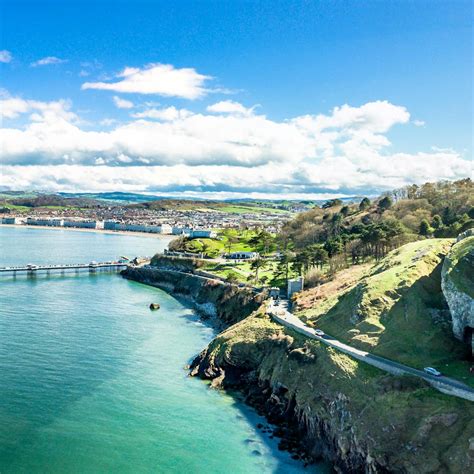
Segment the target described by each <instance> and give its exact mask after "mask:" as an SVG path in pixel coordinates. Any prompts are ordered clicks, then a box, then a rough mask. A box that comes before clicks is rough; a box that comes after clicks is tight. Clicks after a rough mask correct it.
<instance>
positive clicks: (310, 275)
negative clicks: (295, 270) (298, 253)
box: [304, 268, 326, 288]
mask: <svg viewBox="0 0 474 474" xmlns="http://www.w3.org/2000/svg"><path fill="white" fill-rule="evenodd" d="M304 278H305V280H304V284H305V287H306V288H314V287H315V286H318V285H321V284H322V283H324V281H325V280H326V278H325V276H324V273H323V272H322V271H321V270H318V269H317V268H310V269H309V270H308V271H307V272H306V275H305V277H304Z"/></svg>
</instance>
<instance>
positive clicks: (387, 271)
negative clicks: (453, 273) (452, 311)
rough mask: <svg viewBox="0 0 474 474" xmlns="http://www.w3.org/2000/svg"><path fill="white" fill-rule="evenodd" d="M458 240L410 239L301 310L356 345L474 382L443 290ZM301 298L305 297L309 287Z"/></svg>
mask: <svg viewBox="0 0 474 474" xmlns="http://www.w3.org/2000/svg"><path fill="white" fill-rule="evenodd" d="M452 242H453V241H452V240H451V239H429V240H423V241H418V242H412V243H410V244H407V245H405V246H403V247H401V248H400V249H397V250H395V251H393V252H391V253H390V254H389V255H388V256H387V257H386V258H384V259H383V260H381V261H380V263H378V264H376V265H374V266H373V267H372V268H371V269H370V270H368V272H367V274H366V275H365V276H363V277H362V278H361V279H360V281H358V282H353V283H352V284H351V285H348V286H346V287H344V285H341V287H340V288H339V289H336V290H335V291H333V292H330V291H327V297H326V298H323V299H321V300H320V301H318V302H317V303H315V304H313V305H310V306H311V307H308V304H305V305H303V304H302V305H301V306H300V308H301V309H300V310H299V311H298V312H297V315H298V316H299V317H300V318H301V319H303V320H304V321H307V322H308V323H309V324H312V325H314V326H317V327H320V328H321V329H323V330H324V331H326V332H327V333H328V334H330V335H332V336H334V337H336V338H338V339H340V340H342V341H344V342H347V343H348V344H351V345H353V346H354V347H357V348H360V349H363V350H367V351H369V352H372V353H374V354H378V355H381V356H384V357H387V358H389V359H392V360H396V361H399V362H402V363H405V364H408V365H410V366H413V367H417V368H423V367H425V366H428V365H430V366H436V367H438V368H439V369H440V370H441V371H442V372H444V373H446V374H448V375H453V376H456V378H458V379H460V380H463V381H465V382H466V383H469V384H470V385H472V386H474V377H473V376H472V375H471V374H469V365H470V363H469V362H468V360H467V354H468V349H467V346H465V345H464V344H462V343H460V342H459V341H458V340H457V339H455V338H454V336H453V333H452V330H451V324H450V321H449V313H448V315H446V303H445V301H444V297H443V294H442V291H441V264H442V261H443V259H444V256H445V255H446V254H447V252H448V251H449V249H450V247H451V245H452ZM336 278H337V276H336ZM323 286H324V285H323ZM321 291H323V292H324V291H325V289H324V288H321ZM306 297H307V296H306ZM299 298H300V301H303V302H304V298H305V292H303V293H302V295H301V296H300V297H299Z"/></svg>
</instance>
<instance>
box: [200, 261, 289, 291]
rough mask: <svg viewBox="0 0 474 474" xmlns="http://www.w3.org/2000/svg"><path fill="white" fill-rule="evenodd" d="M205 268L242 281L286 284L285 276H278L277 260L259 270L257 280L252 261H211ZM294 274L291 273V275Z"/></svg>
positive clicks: (273, 284)
mask: <svg viewBox="0 0 474 474" xmlns="http://www.w3.org/2000/svg"><path fill="white" fill-rule="evenodd" d="M203 269H204V270H206V271H208V272H211V273H214V274H215V275H217V276H219V277H222V278H229V276H230V275H232V277H233V278H234V279H235V280H236V281H238V282H241V283H252V284H257V285H258V284H265V285H271V286H284V280H283V277H281V276H277V271H276V270H277V262H276V261H269V262H268V264H267V265H266V266H265V267H264V268H261V269H260V270H259V272H258V274H259V281H258V282H255V280H254V277H255V270H253V269H252V268H251V265H250V262H233V261H229V262H225V263H209V264H207V265H205V266H204V267H203ZM292 276H293V273H291V275H290V277H292Z"/></svg>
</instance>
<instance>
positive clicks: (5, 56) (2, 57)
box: [0, 49, 13, 63]
mask: <svg viewBox="0 0 474 474" xmlns="http://www.w3.org/2000/svg"><path fill="white" fill-rule="evenodd" d="M12 59H13V56H12V53H10V51H7V50H6V49H2V50H1V51H0V63H9V62H10V61H11V60H12Z"/></svg>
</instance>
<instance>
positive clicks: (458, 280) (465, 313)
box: [442, 236, 474, 354]
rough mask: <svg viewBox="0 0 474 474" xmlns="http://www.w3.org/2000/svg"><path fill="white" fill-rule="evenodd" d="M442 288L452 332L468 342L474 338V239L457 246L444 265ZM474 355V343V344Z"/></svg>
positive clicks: (471, 341)
mask: <svg viewBox="0 0 474 474" xmlns="http://www.w3.org/2000/svg"><path fill="white" fill-rule="evenodd" d="M442 288H443V293H444V296H445V298H446V301H447V302H448V305H449V310H450V312H451V317H452V324H453V333H454V335H455V336H456V337H457V338H458V339H460V340H465V341H466V342H469V343H473V339H474V236H467V237H466V238H464V239H462V240H460V241H459V242H458V243H456V244H455V245H454V246H453V247H452V249H451V251H450V252H449V254H448V255H447V257H446V258H445V261H444V263H443V269H442ZM472 351H473V354H474V344H472Z"/></svg>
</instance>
